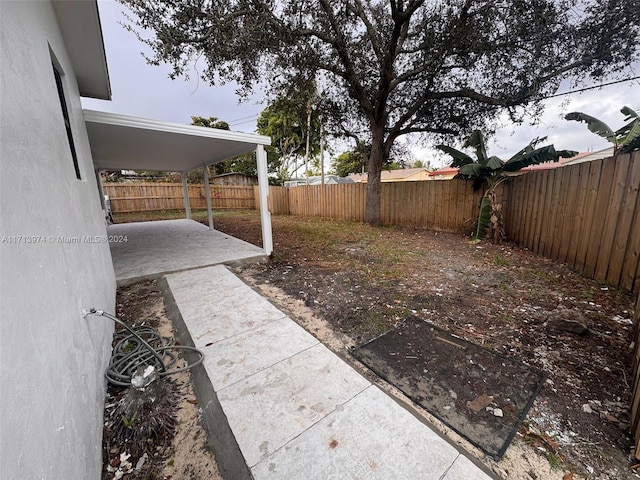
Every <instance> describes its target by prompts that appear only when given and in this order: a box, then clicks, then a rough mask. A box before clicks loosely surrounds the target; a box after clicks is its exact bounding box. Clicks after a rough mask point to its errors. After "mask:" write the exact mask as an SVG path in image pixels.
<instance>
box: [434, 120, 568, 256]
mask: <svg viewBox="0 0 640 480" xmlns="http://www.w3.org/2000/svg"><path fill="white" fill-rule="evenodd" d="M545 140H546V137H542V138H535V139H533V140H531V142H529V145H527V146H526V147H524V148H523V149H522V150H520V151H519V152H518V153H516V154H515V155H514V156H512V157H511V158H510V159H509V160H507V161H506V162H505V161H503V160H501V159H500V158H498V157H496V156H491V157H490V156H488V155H487V147H486V139H485V136H484V135H483V134H482V132H480V130H474V131H473V133H472V134H471V136H469V138H468V139H467V140H466V141H465V143H464V145H463V148H466V147H471V148H474V149H475V157H476V158H473V157H472V156H470V155H467V154H466V153H464V152H462V151H460V150H457V149H455V148H453V147H449V146H447V145H437V146H436V148H438V149H439V150H442V151H443V152H445V153H447V154H449V155H451V157H452V158H453V161H452V162H451V166H452V167H457V168H458V173H457V174H456V176H455V177H454V178H464V179H470V180H473V184H472V187H473V190H474V191H478V190H480V188H482V187H483V186H484V185H486V190H485V193H484V195H483V196H482V200H481V201H480V211H479V213H478V221H477V224H476V230H475V233H474V235H473V239H474V240H475V241H480V240H482V239H484V238H485V237H486V236H487V232H488V231H489V229H491V231H492V238H493V241H494V243H498V241H499V240H500V236H501V232H502V215H501V210H502V205H500V204H498V203H497V201H496V188H497V187H498V185H500V184H501V183H502V182H504V180H505V179H506V178H508V177H507V175H506V174H507V173H509V172H517V171H518V170H521V169H523V168H524V167H528V166H530V165H536V164H538V163H544V162H550V161H553V162H557V161H558V159H559V158H560V157H563V158H570V157H573V156H575V155H577V153H578V152H574V151H571V150H560V151H557V150H556V149H555V148H554V146H553V145H546V146H544V147H538V148H536V146H537V145H538V144H539V143H541V142H544V141H545Z"/></svg>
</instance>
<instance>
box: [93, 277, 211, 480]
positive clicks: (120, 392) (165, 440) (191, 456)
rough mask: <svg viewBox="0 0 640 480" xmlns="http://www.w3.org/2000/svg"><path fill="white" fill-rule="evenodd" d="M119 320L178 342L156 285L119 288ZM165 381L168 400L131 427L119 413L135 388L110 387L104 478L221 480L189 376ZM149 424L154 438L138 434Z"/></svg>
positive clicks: (142, 413) (159, 400)
mask: <svg viewBox="0 0 640 480" xmlns="http://www.w3.org/2000/svg"><path fill="white" fill-rule="evenodd" d="M116 316H117V317H118V318H119V319H120V320H122V321H124V322H126V323H127V324H128V325H142V324H145V325H148V326H150V327H152V328H154V329H155V330H157V331H158V333H159V334H160V335H162V336H163V337H165V338H167V339H169V340H171V341H173V336H174V331H173V327H172V325H171V322H170V320H169V319H168V318H167V315H166V311H165V308H164V304H163V300H162V294H161V292H160V290H159V289H158V287H157V285H156V282H155V281H146V282H140V283H137V284H134V285H130V286H127V287H124V288H120V289H118V295H117V311H116ZM183 365H184V360H182V359H180V360H179V362H178V364H177V365H176V366H175V367H174V368H178V367H180V366H183ZM161 380H162V382H163V384H164V385H165V386H166V387H167V388H168V390H169V392H168V395H157V396H154V402H153V404H154V406H153V407H152V408H151V409H141V410H140V414H139V415H138V416H137V417H136V418H134V419H133V420H132V421H131V424H130V425H123V419H122V418H121V417H122V413H121V411H120V410H119V407H120V405H121V403H122V399H123V398H125V397H126V396H127V394H128V393H129V392H130V389H129V388H122V387H113V386H109V389H108V393H107V399H106V402H105V428H104V434H103V463H104V468H103V477H102V478H103V479H104V480H113V479H115V480H119V479H125V480H127V479H130V480H134V479H145V480H146V479H156V480H220V479H221V478H222V477H221V476H220V475H219V473H218V467H217V465H216V462H215V457H214V454H213V453H212V452H211V451H210V450H209V449H208V448H207V445H206V444H207V441H206V440H207V435H206V431H205V429H204V427H203V425H202V418H201V417H202V416H201V412H200V409H199V407H198V401H197V400H196V397H195V394H194V391H193V386H192V384H191V376H190V374H189V372H181V373H177V374H175V375H170V376H166V377H162V379H161ZM156 382H157V381H156ZM155 397H157V399H156V398H155ZM167 397H168V398H167ZM150 425H152V426H154V428H153V429H151V431H152V433H153V434H151V435H148V434H145V435H135V432H136V430H137V431H143V430H144V431H146V430H148V429H149V426H150ZM141 437H142V438H141Z"/></svg>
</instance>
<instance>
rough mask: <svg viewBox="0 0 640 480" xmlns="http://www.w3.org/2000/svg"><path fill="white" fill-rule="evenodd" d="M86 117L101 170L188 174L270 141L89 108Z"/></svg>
mask: <svg viewBox="0 0 640 480" xmlns="http://www.w3.org/2000/svg"><path fill="white" fill-rule="evenodd" d="M84 119H85V123H86V127H87V133H88V135H89V143H90V144H91V154H92V156H93V164H94V166H95V168H96V169H99V170H163V171H171V172H188V171H190V170H193V169H195V168H198V167H202V166H203V165H205V164H206V165H209V164H212V163H218V162H222V161H224V160H227V159H229V158H232V157H235V156H236V155H242V154H244V153H248V152H251V151H253V150H255V149H256V146H257V145H270V144H271V139H270V138H269V137H265V136H263V135H256V134H252V133H242V132H232V131H229V130H218V129H215V128H207V127H196V126H193V125H182V124H179V123H167V122H160V121H157V120H150V119H146V118H139V117H131V116H127V115H120V114H115V113H108V112H98V111H95V110H84Z"/></svg>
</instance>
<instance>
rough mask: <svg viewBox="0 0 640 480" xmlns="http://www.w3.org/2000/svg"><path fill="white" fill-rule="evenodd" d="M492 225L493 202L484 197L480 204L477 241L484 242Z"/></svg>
mask: <svg viewBox="0 0 640 480" xmlns="http://www.w3.org/2000/svg"><path fill="white" fill-rule="evenodd" d="M490 224H491V201H490V200H489V199H488V198H487V197H482V201H481V202H480V214H479V215H478V226H477V228H476V234H475V237H474V239H475V240H482V239H484V238H485V237H486V236H487V231H488V230H489V225H490Z"/></svg>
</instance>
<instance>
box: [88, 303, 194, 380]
mask: <svg viewBox="0 0 640 480" xmlns="http://www.w3.org/2000/svg"><path fill="white" fill-rule="evenodd" d="M88 313H89V314H93V315H99V316H102V317H107V318H108V319H110V320H112V321H114V322H115V323H117V324H118V325H120V326H122V327H123V328H125V329H126V330H127V331H128V332H129V335H124V334H122V333H116V335H115V337H116V338H115V340H116V344H115V346H114V347H113V353H112V354H111V359H110V360H109V366H108V367H107V370H106V371H105V377H106V378H107V381H108V382H109V383H110V384H111V385H117V386H121V387H128V386H130V385H131V377H132V375H134V374H135V372H136V370H138V368H139V367H141V366H152V367H154V368H155V370H156V371H157V372H158V375H159V376H161V377H162V376H165V375H173V374H174V373H180V372H184V371H186V370H189V369H191V368H193V367H195V366H196V365H200V364H201V363H202V361H203V360H204V353H202V352H201V351H200V350H198V349H197V348H193V347H187V346H183V345H173V344H170V343H169V342H168V341H167V339H165V338H164V337H162V336H160V334H159V333H158V332H157V331H155V330H154V329H153V328H151V327H148V326H140V327H130V326H129V325H127V324H126V323H124V322H123V321H122V320H119V319H118V318H116V317H114V316H113V315H111V314H109V313H107V312H103V311H102V310H96V309H95V308H92V309H90V310H89V312H88ZM176 350H186V351H193V352H195V353H196V354H197V355H198V359H197V360H196V361H195V362H193V363H190V364H188V365H185V366H184V367H182V368H177V369H174V370H171V371H169V368H171V367H172V366H173V365H174V364H175V363H176V361H177V359H178V358H177V355H176V354H175V353H174V352H175V351H176Z"/></svg>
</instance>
